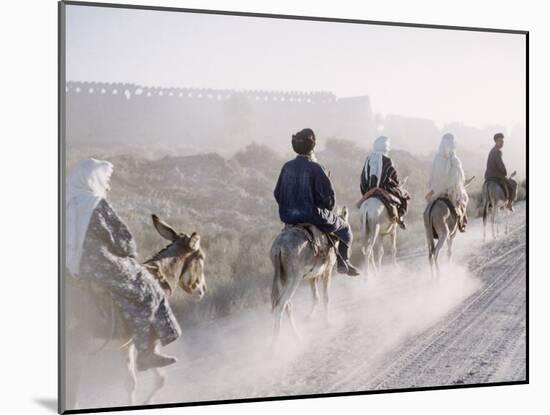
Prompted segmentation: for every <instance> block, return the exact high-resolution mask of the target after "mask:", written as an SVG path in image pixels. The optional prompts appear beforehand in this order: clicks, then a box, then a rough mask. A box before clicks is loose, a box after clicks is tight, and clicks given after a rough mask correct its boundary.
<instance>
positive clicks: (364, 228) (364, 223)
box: [361, 208, 369, 249]
mask: <svg viewBox="0 0 550 415" xmlns="http://www.w3.org/2000/svg"><path fill="white" fill-rule="evenodd" d="M368 215H369V212H368V210H367V209H366V208H362V212H361V236H362V238H363V249H365V247H366V246H367V243H368V241H369V216H368Z"/></svg>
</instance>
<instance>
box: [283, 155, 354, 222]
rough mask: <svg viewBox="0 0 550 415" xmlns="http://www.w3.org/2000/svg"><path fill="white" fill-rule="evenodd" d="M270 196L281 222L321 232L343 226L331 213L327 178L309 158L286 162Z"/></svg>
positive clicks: (330, 188)
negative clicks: (309, 225)
mask: <svg viewBox="0 0 550 415" xmlns="http://www.w3.org/2000/svg"><path fill="white" fill-rule="evenodd" d="M273 193H274V196H275V200H277V203H278V204H279V217H280V218H281V221H283V222H284V223H288V224H296V223H311V224H313V225H317V226H318V227H319V228H320V229H321V230H322V231H324V232H335V231H337V230H339V229H341V228H342V227H343V226H346V224H345V222H344V221H343V220H342V218H340V217H339V216H337V215H335V214H334V213H333V212H332V210H333V209H334V203H335V195H334V189H333V188H332V183H331V181H330V179H329V178H328V176H327V174H326V173H325V170H324V169H323V167H321V165H320V164H319V163H317V162H315V161H313V160H311V158H309V157H306V156H297V157H296V158H295V159H294V160H290V161H288V162H286V163H285V165H284V166H283V168H282V169H281V174H280V175H279V180H278V181H277V186H276V187H275V191H274V192H273Z"/></svg>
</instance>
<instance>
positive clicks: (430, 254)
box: [426, 227, 435, 278]
mask: <svg viewBox="0 0 550 415" xmlns="http://www.w3.org/2000/svg"><path fill="white" fill-rule="evenodd" d="M426 242H427V243H428V262H429V264H430V272H431V275H432V278H434V277H435V274H434V250H435V246H434V240H433V236H432V232H431V229H428V228H427V227H426Z"/></svg>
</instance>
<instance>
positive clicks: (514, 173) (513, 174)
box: [510, 170, 517, 179]
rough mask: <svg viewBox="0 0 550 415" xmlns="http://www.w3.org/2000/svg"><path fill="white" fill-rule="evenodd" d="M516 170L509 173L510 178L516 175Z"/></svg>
mask: <svg viewBox="0 0 550 415" xmlns="http://www.w3.org/2000/svg"><path fill="white" fill-rule="evenodd" d="M516 173H517V171H515V170H514V172H513V173H512V174H511V175H510V179H512V178H514V177H515V176H516Z"/></svg>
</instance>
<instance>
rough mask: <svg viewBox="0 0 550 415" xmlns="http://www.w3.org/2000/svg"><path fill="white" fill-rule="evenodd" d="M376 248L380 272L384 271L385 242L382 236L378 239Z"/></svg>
mask: <svg viewBox="0 0 550 415" xmlns="http://www.w3.org/2000/svg"><path fill="white" fill-rule="evenodd" d="M377 245H378V246H377V249H376V262H378V264H377V265H378V267H377V268H378V272H379V273H381V272H382V258H383V257H384V243H383V242H382V238H380V239H379V240H378V244H377Z"/></svg>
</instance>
